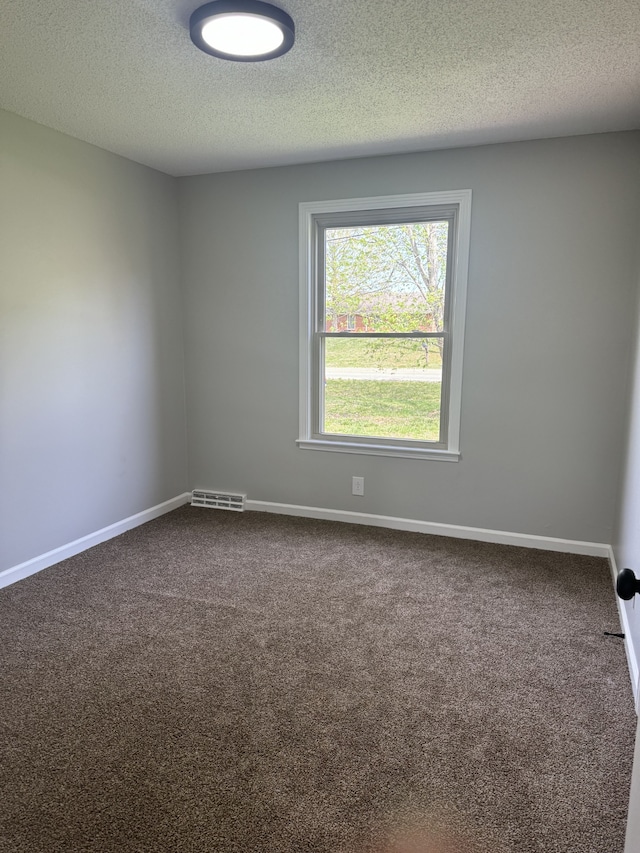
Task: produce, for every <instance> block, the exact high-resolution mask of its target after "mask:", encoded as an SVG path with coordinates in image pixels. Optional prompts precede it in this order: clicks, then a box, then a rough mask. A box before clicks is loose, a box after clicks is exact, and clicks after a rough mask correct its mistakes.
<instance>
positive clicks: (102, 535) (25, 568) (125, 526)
mask: <svg viewBox="0 0 640 853" xmlns="http://www.w3.org/2000/svg"><path fill="white" fill-rule="evenodd" d="M190 500H191V492H184V493H183V494H181V495H178V496H177V497H175V498H171V500H168V501H164V503H161V504H158V505H157V506H152V507H151V509H145V510H143V511H142V512H137V513H136V514H135V515H130V516H129V518H125V519H123V520H122V521H116V523H115V524H110V525H109V526H108V527H103V528H102V530H96V532H95V533H89V535H88V536H82V537H81V538H80V539H76V540H75V541H73V542H69V544H68V545H62V546H61V547H60V548H54V550H53V551H47V553H46V554H41V555H40V556H39V557H34V558H33V559H32V560H27V561H26V563H20V564H19V565H18V566H13V567H12V568H10V569H5V571H3V572H0V588H2V587H3V586H9V584H12V583H15V582H16V581H19V580H22V578H26V577H28V576H29V575H34V574H35V573H36V572H40V571H42V569H47V568H48V567H49V566H53V565H55V564H56V563H59V562H60V561H61V560H66V559H67V558H68V557H73V556H74V555H75V554H79V553H80V552H81V551H86V550H87V548H93V546H94V545H99V544H100V543H101V542H106V541H107V539H113V537H114V536H119V535H120V534H121V533H124V532H125V531H127V530H131V529H132V528H133V527H139V526H140V525H141V524H145V522H147V521H152V520H153V519H154V518H158V516H160V515H164V514H165V513H166V512H171V510H173V509H177V508H178V507H179V506H183V505H184V504H186V503H189V501H190Z"/></svg>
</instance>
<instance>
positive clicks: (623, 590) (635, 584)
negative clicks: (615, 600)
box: [616, 569, 640, 601]
mask: <svg viewBox="0 0 640 853" xmlns="http://www.w3.org/2000/svg"><path fill="white" fill-rule="evenodd" d="M616 592H617V593H618V595H619V596H620V598H623V599H624V600H625V601H630V600H631V599H632V598H633V596H634V595H635V594H636V593H637V592H640V581H639V580H638V579H637V578H636V576H635V574H634V572H633V569H622V571H620V572H618V577H617V578H616Z"/></svg>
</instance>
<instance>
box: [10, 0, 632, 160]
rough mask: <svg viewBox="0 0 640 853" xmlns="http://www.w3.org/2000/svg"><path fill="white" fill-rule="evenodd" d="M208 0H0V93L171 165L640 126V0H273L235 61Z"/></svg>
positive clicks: (36, 113)
mask: <svg viewBox="0 0 640 853" xmlns="http://www.w3.org/2000/svg"><path fill="white" fill-rule="evenodd" d="M202 2H204V0H37V2H36V0H29V2H27V0H0V106H1V107H3V108H4V109H7V110H10V111H12V112H15V113H18V114H20V115H22V116H25V117H26V118H30V119H33V120H35V121H37V122H40V123H41V124H44V125H47V126H49V127H52V128H55V129H57V130H61V131H63V132H64V133H68V134H70V135H71V136H75V137H77V138H79V139H83V140H85V141H87V142H91V143H93V144H95V145H98V146H100V147H102V148H106V149H108V150H109V151H114V152H116V153H117V154H122V155H123V156H125V157H129V158H131V159H132V160H137V161H138V162H140V163H146V164H147V165H149V166H153V167H154V168H156V169H160V170H162V171H164V172H168V173H169V174H172V175H189V174H199V173H203V172H214V171H226V170H229V169H244V168H251V167H255V166H272V165H282V164H289V163H305V162H312V161H317V160H333V159H338V158H345V157H359V156H363V155H368V154H380V153H392V152H404V151H417V150H424V149H429V148H445V147H452V146H459V145H475V144H480V143H485V142H498V141H511V140H517V139H535V138H539V137H547V136H564V135H571V134H581V133H592V132H598V131H608V130H628V129H632V128H640V4H639V3H638V0H536V2H527V0H281V2H280V0H276V5H279V6H280V7H281V8H283V9H284V10H285V11H287V12H288V13H289V14H290V15H291V16H292V17H293V19H294V21H295V24H296V43H295V45H294V47H293V49H292V50H291V51H290V52H289V53H288V54H286V55H285V56H283V57H280V58H279V59H276V60H273V61H271V62H258V63H236V62H224V61H222V60H218V59H215V58H213V57H211V56H207V55H206V54H204V53H201V52H200V51H199V50H197V48H195V47H194V45H193V44H192V43H191V41H190V39H189V30H188V21H189V16H190V14H191V12H192V11H193V10H194V9H195V8H196V7H197V6H199V5H201V4H202Z"/></svg>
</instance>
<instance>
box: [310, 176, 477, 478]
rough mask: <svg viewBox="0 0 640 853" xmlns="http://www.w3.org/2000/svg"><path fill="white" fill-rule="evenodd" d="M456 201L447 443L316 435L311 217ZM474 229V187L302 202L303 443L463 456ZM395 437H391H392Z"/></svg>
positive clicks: (408, 455) (410, 455) (342, 449)
mask: <svg viewBox="0 0 640 853" xmlns="http://www.w3.org/2000/svg"><path fill="white" fill-rule="evenodd" d="M454 204H455V205H458V229H457V240H456V251H455V266H454V270H455V273H454V274H455V282H454V286H453V303H452V324H451V340H452V347H451V373H450V388H449V419H448V429H447V447H446V449H442V448H435V447H434V448H432V447H427V446H425V447H402V446H400V445H396V444H392V443H389V444H387V443H386V442H385V440H384V439H381V441H380V443H379V444H369V443H367V444H364V443H358V440H357V436H356V437H355V438H353V439H351V438H345V440H344V441H335V440H331V441H329V440H323V439H318V438H314V437H313V420H312V411H313V398H312V395H313V387H314V383H313V375H312V371H313V364H312V355H311V354H312V340H313V334H314V331H315V330H314V328H313V319H314V316H313V304H312V301H313V300H312V295H313V293H314V277H315V264H316V259H315V256H314V249H313V246H314V221H313V217H314V216H315V215H317V214H322V213H341V212H351V211H359V210H376V209H381V210H389V209H391V208H407V207H414V206H415V207H425V206H427V205H442V206H444V205H454ZM470 232H471V190H451V191H445V192H432V193H410V194H406V195H393V196H372V197H370V198H349V199H337V200H333V201H311V202H301V203H300V205H299V247H300V392H299V393H300V438H299V439H298V441H297V444H298V446H299V447H301V448H304V449H306V450H329V451H334V452H338V453H358V454H360V453H363V454H369V455H373V456H397V457H404V458H405V459H418V458H420V459H439V460H441V461H446V462H457V461H458V460H459V458H460V410H461V405H462V357H463V350H464V328H465V313H466V304H467V278H468V271H469V240H470ZM390 441H391V440H390Z"/></svg>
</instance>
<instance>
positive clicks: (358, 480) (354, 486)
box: [351, 477, 364, 495]
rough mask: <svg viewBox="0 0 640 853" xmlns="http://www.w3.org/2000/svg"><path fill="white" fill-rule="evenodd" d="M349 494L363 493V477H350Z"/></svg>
mask: <svg viewBox="0 0 640 853" xmlns="http://www.w3.org/2000/svg"><path fill="white" fill-rule="evenodd" d="M351 494H352V495H364V477H352V478H351Z"/></svg>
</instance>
